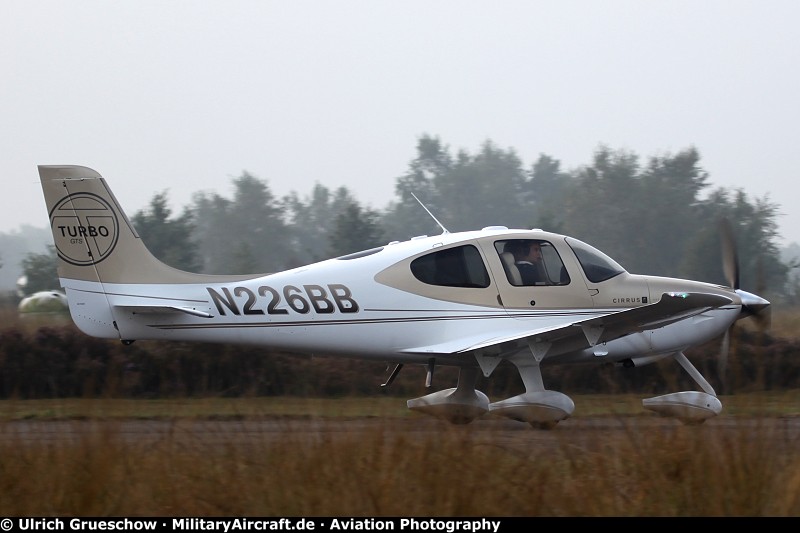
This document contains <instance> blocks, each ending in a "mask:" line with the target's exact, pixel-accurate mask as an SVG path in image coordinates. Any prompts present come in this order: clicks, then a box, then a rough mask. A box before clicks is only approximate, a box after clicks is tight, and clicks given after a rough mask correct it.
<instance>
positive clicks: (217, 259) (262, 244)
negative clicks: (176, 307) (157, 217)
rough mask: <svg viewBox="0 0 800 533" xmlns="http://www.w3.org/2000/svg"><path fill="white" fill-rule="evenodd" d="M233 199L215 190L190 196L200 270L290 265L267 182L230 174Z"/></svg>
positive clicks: (249, 270) (280, 212)
mask: <svg viewBox="0 0 800 533" xmlns="http://www.w3.org/2000/svg"><path fill="white" fill-rule="evenodd" d="M232 184H233V187H234V194H233V199H232V200H229V199H226V198H223V197H221V196H220V195H218V194H216V193H212V194H206V193H198V194H195V196H194V197H193V206H192V208H191V212H192V213H193V215H194V220H195V221H196V223H195V232H194V238H195V240H196V242H198V243H199V244H198V246H199V251H200V256H201V257H202V259H203V265H204V271H205V272H207V273H214V274H221V273H231V271H236V272H237V273H241V274H255V273H259V272H274V271H277V270H283V269H284V268H287V267H288V266H290V265H291V262H292V254H291V241H290V235H289V233H288V231H287V226H286V223H285V222H284V220H283V217H284V210H285V207H284V205H283V204H282V203H281V202H279V201H278V200H276V198H275V197H274V196H273V194H272V192H271V191H270V189H269V186H268V185H267V183H266V182H265V181H262V180H260V179H258V178H256V177H255V176H253V175H252V174H250V173H248V172H243V173H242V175H241V176H239V177H238V178H235V179H233V180H232Z"/></svg>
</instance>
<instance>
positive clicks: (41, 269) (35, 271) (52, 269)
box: [21, 244, 61, 296]
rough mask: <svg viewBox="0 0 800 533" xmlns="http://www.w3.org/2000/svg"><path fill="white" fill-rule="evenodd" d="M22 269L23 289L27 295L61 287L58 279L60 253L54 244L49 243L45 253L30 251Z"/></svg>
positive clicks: (23, 261)
mask: <svg viewBox="0 0 800 533" xmlns="http://www.w3.org/2000/svg"><path fill="white" fill-rule="evenodd" d="M22 271H23V275H24V276H25V285H24V286H23V287H21V289H22V291H23V292H24V293H25V295H26V296H27V295H31V294H33V293H35V292H39V291H51V290H55V289H59V288H60V287H61V282H60V281H59V279H58V254H57V252H56V247H55V246H53V245H52V244H51V245H48V247H47V252H45V253H42V254H39V253H29V254H28V255H27V256H26V257H25V258H24V259H23V260H22Z"/></svg>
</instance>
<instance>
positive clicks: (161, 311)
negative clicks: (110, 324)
mask: <svg viewBox="0 0 800 533" xmlns="http://www.w3.org/2000/svg"><path fill="white" fill-rule="evenodd" d="M114 307H115V308H116V309H120V310H123V311H128V312H130V313H133V314H134V315H171V314H176V313H185V314H187V315H192V316H199V317H200V318H214V315H212V314H210V313H206V312H205V311H200V310H199V309H195V308H194V307H181V306H178V305H115V306H114Z"/></svg>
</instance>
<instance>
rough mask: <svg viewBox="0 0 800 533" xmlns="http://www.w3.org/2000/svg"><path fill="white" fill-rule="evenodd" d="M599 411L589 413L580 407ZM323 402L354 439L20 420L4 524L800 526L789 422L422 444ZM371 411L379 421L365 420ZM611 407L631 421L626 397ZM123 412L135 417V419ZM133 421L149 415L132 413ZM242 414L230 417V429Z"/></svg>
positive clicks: (405, 426)
mask: <svg viewBox="0 0 800 533" xmlns="http://www.w3.org/2000/svg"><path fill="white" fill-rule="evenodd" d="M792 398H794V399H796V398H797V396H796V393H795V395H794V396H793V397H792ZM592 399H593V400H596V398H592ZM382 400H383V399H382ZM386 400H387V402H397V400H396V399H386ZM586 400H587V399H586V398H576V404H578V405H579V407H580V405H582V404H584V403H586ZM600 400H601V401H600V402H597V403H600V404H602V403H603V402H602V399H600ZM202 402H207V401H205V400H204V401H202ZM218 402H221V403H216V402H211V403H205V404H201V405H205V406H206V407H207V408H211V409H212V411H213V410H214V409H219V407H220V406H221V405H222V404H224V403H225V402H224V401H221V400H220V401H218ZM316 402H317V401H316V400H307V401H304V403H303V405H298V404H295V405H293V406H291V405H290V406H288V407H287V408H288V409H289V410H290V411H293V412H296V411H297V410H298V409H299V408H300V407H303V408H305V409H306V411H305V413H306V415H313V416H310V417H309V420H311V421H313V420H314V419H315V418H314V417H315V416H317V414H315V413H313V412H309V411H308V408H310V407H312V406H314V405H316V407H318V408H319V409H320V410H321V411H322V413H321V414H319V416H322V417H325V420H328V421H330V420H331V418H333V419H334V420H336V422H335V423H333V424H332V425H333V426H334V427H342V428H347V430H346V431H343V430H337V431H330V430H327V431H322V430H320V431H316V430H313V429H312V430H308V431H297V429H296V426H295V425H292V424H289V423H288V422H285V421H284V422H281V420H286V421H288V420H294V421H297V419H298V417H297V416H296V415H295V416H289V417H286V418H284V419H281V418H280V417H277V418H276V415H275V411H276V410H277V408H276V407H274V406H273V408H272V409H273V411H272V412H270V413H269V414H264V413H262V415H260V418H259V415H258V414H257V409H259V408H265V407H264V406H265V404H263V403H259V402H258V401H256V402H255V404H254V405H253V406H252V407H251V408H250V410H249V411H247V413H245V412H244V411H246V409H245V407H244V406H243V405H241V404H239V407H238V411H239V414H238V415H234V416H236V417H238V418H236V420H240V421H242V423H246V422H247V421H248V420H258V419H262V420H263V419H264V418H265V417H266V418H272V419H275V420H277V422H276V423H277V424H279V426H280V425H281V424H285V427H284V426H280V428H281V429H280V430H279V431H277V432H275V431H269V432H268V431H266V430H264V431H263V433H258V432H256V433H255V434H252V433H251V434H249V435H248V436H247V438H244V437H243V436H242V435H241V434H239V433H236V432H230V433H227V432H225V431H224V430H223V429H215V430H211V432H209V431H208V430H205V431H201V430H199V429H195V430H190V431H187V430H185V429H181V420H182V419H181V418H180V417H179V416H174V415H175V413H173V417H172V418H171V419H170V420H168V421H163V419H162V422H163V423H164V424H167V425H168V426H169V430H168V431H165V432H164V433H159V434H158V435H156V436H151V438H148V436H146V435H144V436H141V438H131V435H130V434H129V433H126V432H125V431H123V430H122V429H121V427H122V426H121V425H119V423H118V422H116V421H115V420H120V419H121V418H116V419H115V418H114V417H108V416H107V415H108V414H109V412H111V411H108V410H107V411H103V410H102V409H103V408H102V407H100V406H101V405H102V403H100V402H96V403H94V404H93V405H94V406H95V408H97V409H100V410H99V411H97V412H96V413H98V414H102V415H103V418H104V420H103V421H102V422H100V423H89V424H88V425H87V426H86V427H85V428H84V429H85V430H84V431H82V432H80V433H72V434H70V435H72V436H70V435H67V434H66V433H65V434H64V435H62V436H51V437H49V438H47V439H45V440H42V441H35V440H32V439H31V438H30V436H29V435H28V436H26V433H25V432H24V431H19V430H18V426H19V425H20V424H26V423H28V422H27V421H24V420H23V421H20V419H19V418H15V417H7V420H6V422H3V423H2V424H1V425H0V430H1V431H2V432H3V438H2V439H0V515H4V516H56V515H59V516H122V515H124V516H159V515H165V516H195V515H197V516H440V517H441V516H797V515H798V514H800V446H798V442H797V439H798V437H797V436H798V434H799V433H800V432H798V431H797V430H796V429H795V430H793V431H788V430H787V429H786V428H787V427H788V425H787V424H783V423H780V420H782V419H781V418H780V417H776V416H774V415H770V416H765V417H763V418H752V417H747V420H748V421H749V423H747V424H742V425H741V426H739V425H732V424H720V425H709V424H705V425H702V426H682V425H680V424H669V423H666V424H650V425H646V426H645V427H644V429H642V427H641V426H640V425H639V424H637V423H635V421H636V420H637V418H636V417H631V416H630V415H619V414H617V415H610V414H606V415H593V416H600V418H601V419H603V420H606V419H608V420H611V421H612V423H610V424H608V423H606V425H605V426H603V427H604V428H605V429H603V428H600V429H595V430H593V429H591V428H590V429H587V428H584V429H581V430H576V429H575V428H574V427H572V428H570V426H569V425H566V424H562V425H561V426H559V427H558V428H556V429H555V430H553V431H549V432H541V431H536V430H533V429H530V428H528V427H527V426H524V425H522V427H520V428H518V429H516V427H515V429H513V430H512V431H508V429H507V426H502V427H503V428H505V429H504V431H503V432H495V430H494V429H492V428H490V426H491V423H488V424H487V422H486V421H478V422H474V423H473V424H470V425H467V426H452V425H449V424H446V423H438V422H436V421H434V423H435V424H434V431H430V430H425V431H422V430H420V429H419V425H424V424H429V420H431V419H429V418H427V417H418V416H417V415H400V414H399V413H398V414H396V413H395V411H394V409H395V407H396V406H391V405H390V403H386V404H383V403H375V402H373V401H372V400H366V401H365V400H360V401H355V400H339V402H341V403H342V404H343V406H342V407H341V408H340V409H338V413H339V414H338V415H337V414H336V413H335V412H334V411H335V410H336V408H334V407H333V404H332V403H328V402H327V401H320V403H318V404H317V403H316ZM183 403H184V404H191V403H192V402H190V401H188V400H187V401H184V402H183ZM235 403H236V402H234V404H235ZM401 403H402V402H401ZM778 403H779V402H777V401H774V402H772V403H770V402H764V403H761V404H760V405H761V408H763V407H764V406H767V405H773V407H770V409H775V411H776V412H782V411H787V408H785V407H780V406H779V407H774V406H777V405H778ZM370 404H371V405H372V408H373V409H375V410H374V411H372V413H373V414H379V416H372V415H369V416H364V415H363V413H364V412H367V411H369V410H370V408H369V407H368V406H369V405H370ZM214 405H216V406H217V407H216V408H215V407H213V406H214ZM605 405H606V406H607V408H608V409H610V410H611V411H619V409H620V407H619V402H616V401H613V400H611V399H610V397H609V401H608V402H607V403H606V404H605ZM622 405H627V401H623V402H622ZM17 407H19V405H17ZM162 407H164V406H163V405H162ZM199 408H200V405H195V406H193V407H192V408H191V409H189V410H187V411H186V413H189V412H193V413H198V412H199ZM84 409H88V407H87V406H86V405H84ZM114 409H116V411H115V412H116V413H117V415H116V416H118V417H122V416H123V413H124V409H123V408H122V407H121V406H119V405H118V406H117V407H115V408H114ZM125 409H128V413H132V412H140V410H139V408H138V407H135V406H132V405H130V404H128V405H127V406H126V407H125ZM131 409H132V411H131ZM230 409H231V408H230V407H226V408H225V409H224V410H223V411H224V412H228V413H229V414H230ZM328 409H334V411H327V410H328ZM624 409H625V408H623V410H624ZM793 409H794V412H795V413H796V409H797V404H796V403H794V405H793V406H790V407H789V408H788V411H789V412H791V411H792V410H793ZM740 410H745V407H744V406H742V407H741V408H740ZM223 411H215V412H216V413H217V414H216V415H212V418H213V417H214V416H223V415H221V413H222V412H223ZM9 412H10V408H9V407H8V406H6V413H7V414H8V413H9ZM355 412H361V413H362V415H361V416H353V413H355ZM162 415H163V412H162V414H161V415H156V417H157V418H158V417H161V416H162ZM189 416H194V415H189ZM337 417H338V418H337ZM14 418H15V420H16V421H11V419H14ZM77 418H79V419H82V418H83V415H81V416H80V417H77ZM639 419H641V416H640V417H639ZM28 420H30V419H28ZM354 420H355V421H359V420H361V421H369V423H353V421H354ZM761 420H764V421H765V422H764V423H762V422H761ZM783 420H790V419H787V418H786V417H784V418H783ZM766 421H770V423H767V422H766ZM776 421H778V422H777V423H776ZM37 423H39V422H37ZM42 423H45V424H52V423H53V422H42ZM64 423H67V424H87V422H86V421H85V420H77V421H73V422H69V421H67V422H64ZM339 424H341V425H339ZM211 427H217V426H211ZM219 427H220V428H222V427H225V426H219ZM15 428H17V429H15ZM487 428H489V429H487ZM610 428H611V429H610ZM429 429H430V428H429ZM76 435H77V436H76Z"/></svg>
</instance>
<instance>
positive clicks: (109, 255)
mask: <svg viewBox="0 0 800 533" xmlns="http://www.w3.org/2000/svg"><path fill="white" fill-rule="evenodd" d="M39 178H40V180H41V183H42V189H43V192H44V197H45V202H46V204H47V210H48V213H49V215H50V227H51V230H52V233H53V241H54V244H55V248H56V252H57V254H58V275H59V279H60V281H61V286H62V287H63V288H64V289H65V291H66V293H67V301H68V303H69V307H70V313H71V314H72V317H73V320H75V322H76V324H77V325H78V327H79V328H80V329H81V330H83V331H84V332H85V333H87V334H90V335H94V336H97V337H106V338H114V337H116V336H118V334H119V332H118V330H117V327H116V322H115V319H114V313H115V311H114V306H115V305H120V304H121V303H123V302H122V301H121V300H120V299H121V298H124V297H126V296H130V295H133V294H135V293H136V289H135V287H132V285H141V284H167V283H168V284H184V283H201V282H208V281H211V280H214V281H222V280H224V279H232V278H234V277H233V276H211V275H205V274H195V273H191V272H184V271H181V270H178V269H176V268H172V267H171V266H169V265H166V264H165V263H163V262H161V261H160V260H158V259H157V258H156V257H155V256H154V255H153V254H152V253H150V251H149V250H148V249H147V247H146V246H145V244H144V243H143V242H142V239H141V238H140V237H139V235H138V233H137V232H136V229H135V228H134V227H133V224H131V222H130V220H129V219H128V217H127V216H126V215H125V212H124V211H123V210H122V208H121V207H120V205H119V203H118V202H117V199H116V198H115V197H114V194H113V193H112V192H111V189H110V188H109V187H108V185H107V183H106V181H105V179H103V178H102V177H101V176H100V174H98V173H97V172H96V171H94V170H92V169H90V168H86V167H82V166H68V165H40V166H39ZM243 277H244V276H238V279H241V278H243ZM251 277H252V276H251ZM118 300H119V301H118Z"/></svg>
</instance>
